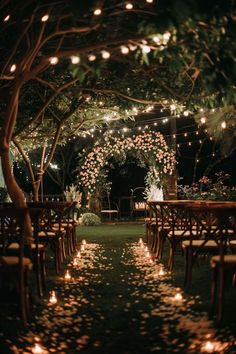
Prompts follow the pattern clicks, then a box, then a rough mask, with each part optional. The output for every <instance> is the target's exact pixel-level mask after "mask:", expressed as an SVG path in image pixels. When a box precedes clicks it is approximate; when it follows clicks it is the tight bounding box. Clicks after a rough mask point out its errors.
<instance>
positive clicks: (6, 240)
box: [0, 207, 32, 325]
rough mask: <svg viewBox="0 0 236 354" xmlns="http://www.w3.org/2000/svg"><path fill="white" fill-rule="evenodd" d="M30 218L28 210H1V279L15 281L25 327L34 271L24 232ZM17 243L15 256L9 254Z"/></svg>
mask: <svg viewBox="0 0 236 354" xmlns="http://www.w3.org/2000/svg"><path fill="white" fill-rule="evenodd" d="M27 217H29V212H28V210H27V209H16V208H13V207H12V208H4V209H0V222H1V231H0V236H1V237H0V239H1V245H2V248H1V251H2V252H1V255H0V277H1V279H4V280H7V279H13V280H14V282H15V284H16V288H17V291H18V294H19V298H17V299H16V301H17V302H18V300H20V312H21V318H22V320H23V323H24V325H26V324H27V320H28V312H29V300H28V299H29V272H30V271H31V269H32V262H31V259H30V257H29V256H26V255H25V251H26V250H27V251H28V253H29V252H30V251H29V250H30V248H29V247H27V245H26V242H25V241H26V240H25V237H24V230H25V224H26V218H27ZM12 242H17V243H18V245H19V247H18V249H17V253H16V254H15V255H9V254H8V252H7V251H8V246H9V244H10V243H12Z"/></svg>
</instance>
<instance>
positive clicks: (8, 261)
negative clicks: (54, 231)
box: [0, 256, 33, 270]
mask: <svg viewBox="0 0 236 354" xmlns="http://www.w3.org/2000/svg"><path fill="white" fill-rule="evenodd" d="M19 262H20V258H19V257H15V256H1V257H0V268H2V267H9V266H10V267H19ZM22 264H23V266H24V267H25V268H28V269H30V270H31V269H32V268H33V264H32V263H31V260H30V259H29V258H27V257H23V258H22Z"/></svg>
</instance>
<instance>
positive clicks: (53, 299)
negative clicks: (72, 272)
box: [49, 290, 57, 305]
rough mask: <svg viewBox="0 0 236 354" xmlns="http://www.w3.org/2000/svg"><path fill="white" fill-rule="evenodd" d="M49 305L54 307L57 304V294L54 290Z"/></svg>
mask: <svg viewBox="0 0 236 354" xmlns="http://www.w3.org/2000/svg"><path fill="white" fill-rule="evenodd" d="M49 303H50V304H52V305H54V304H56V303H57V298H56V293H55V291H54V290H53V291H52V292H51V296H50V298H49Z"/></svg>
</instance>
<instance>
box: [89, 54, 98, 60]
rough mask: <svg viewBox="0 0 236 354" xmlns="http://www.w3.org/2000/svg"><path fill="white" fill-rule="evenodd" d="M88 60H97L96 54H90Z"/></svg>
mask: <svg viewBox="0 0 236 354" xmlns="http://www.w3.org/2000/svg"><path fill="white" fill-rule="evenodd" d="M88 60H89V61H95V60H96V55H94V54H89V56H88Z"/></svg>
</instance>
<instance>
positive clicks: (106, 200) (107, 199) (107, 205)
mask: <svg viewBox="0 0 236 354" xmlns="http://www.w3.org/2000/svg"><path fill="white" fill-rule="evenodd" d="M101 210H117V211H118V204H117V203H116V202H115V201H114V200H112V199H111V196H110V192H106V195H104V197H103V198H102V199H101Z"/></svg>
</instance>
